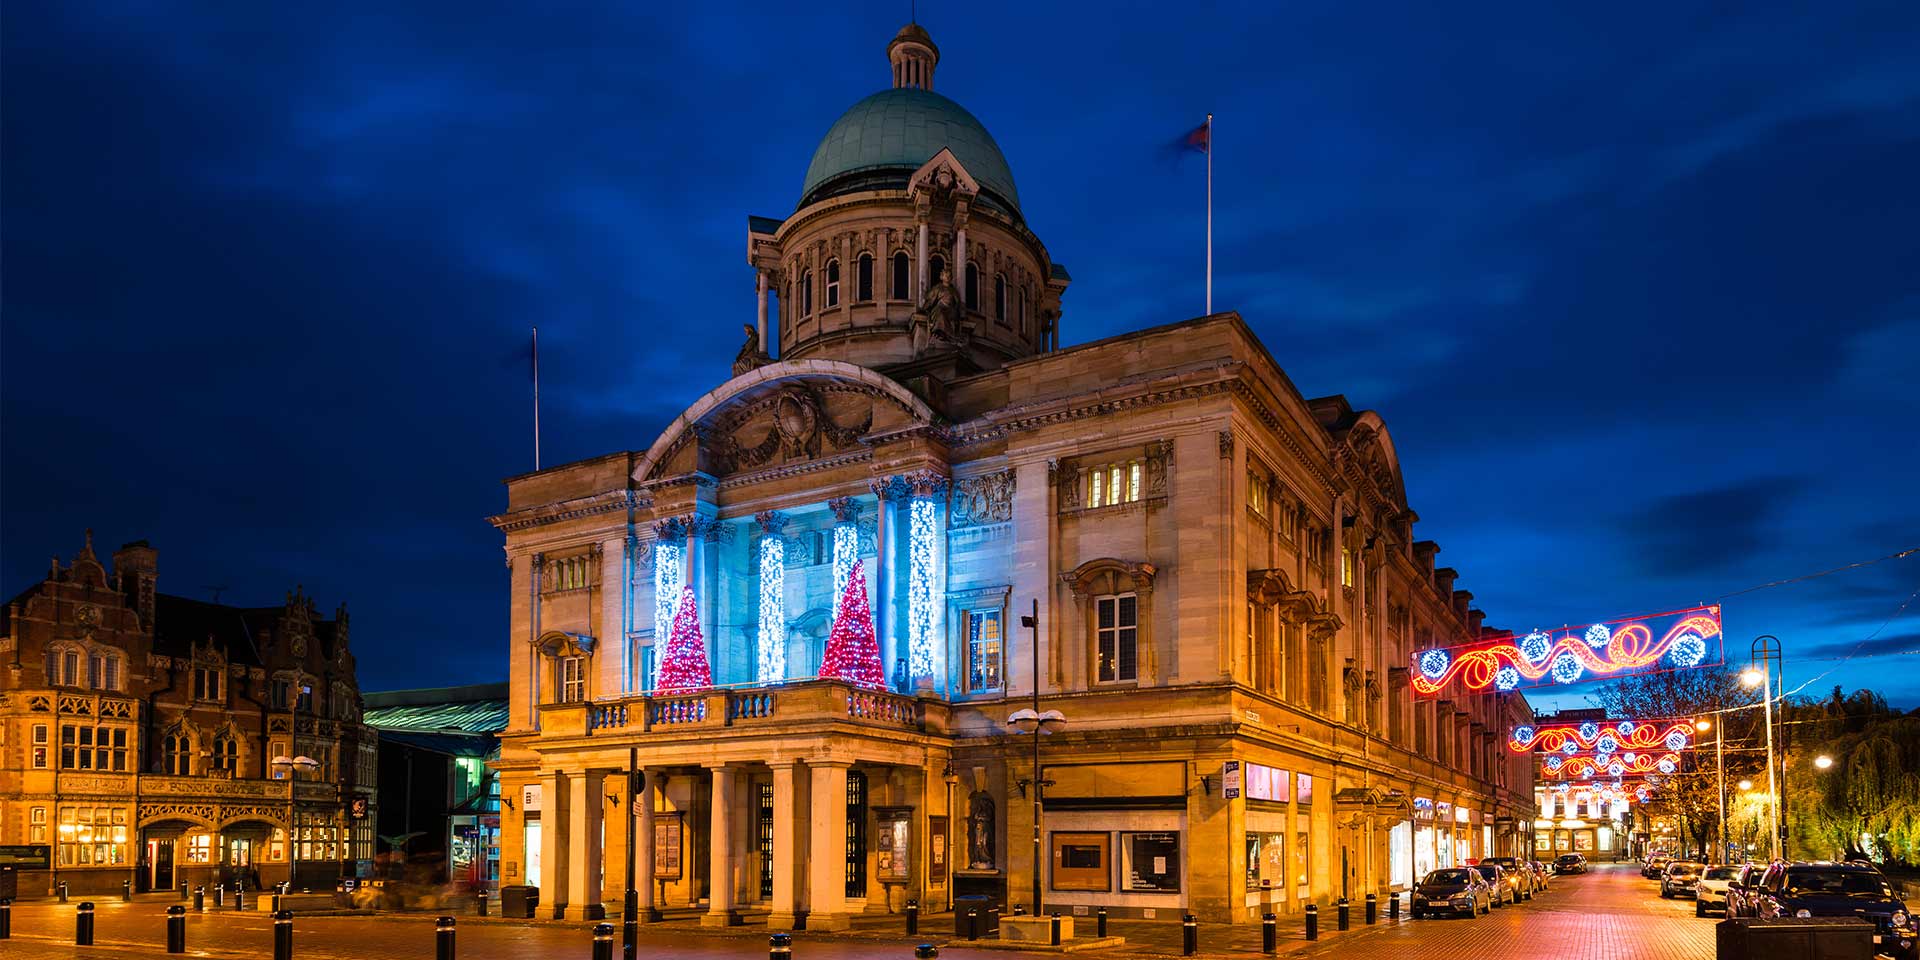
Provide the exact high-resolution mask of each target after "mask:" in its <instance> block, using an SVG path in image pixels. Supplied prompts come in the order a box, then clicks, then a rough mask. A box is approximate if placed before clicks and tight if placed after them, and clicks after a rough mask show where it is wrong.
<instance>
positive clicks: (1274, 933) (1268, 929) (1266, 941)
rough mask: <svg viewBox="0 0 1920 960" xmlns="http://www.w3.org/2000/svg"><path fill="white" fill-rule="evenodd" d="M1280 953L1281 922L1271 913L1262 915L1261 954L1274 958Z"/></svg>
mask: <svg viewBox="0 0 1920 960" xmlns="http://www.w3.org/2000/svg"><path fill="white" fill-rule="evenodd" d="M1279 951H1280V921H1279V919H1278V918H1276V917H1274V915H1273V914H1271V913H1263V914H1261V915H1260V952H1261V953H1264V954H1267V955H1268V956H1272V955H1273V954H1275V953H1278V952H1279Z"/></svg>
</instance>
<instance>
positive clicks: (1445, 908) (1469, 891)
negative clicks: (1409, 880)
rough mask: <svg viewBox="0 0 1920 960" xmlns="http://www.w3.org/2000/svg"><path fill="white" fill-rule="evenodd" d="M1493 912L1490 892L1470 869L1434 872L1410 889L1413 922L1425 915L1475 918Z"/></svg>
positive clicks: (1477, 873)
mask: <svg viewBox="0 0 1920 960" xmlns="http://www.w3.org/2000/svg"><path fill="white" fill-rule="evenodd" d="M1491 909H1493V888H1492V887H1490V886H1488V884H1487V881H1486V880H1485V879H1484V878H1482V877H1481V876H1480V871H1478V870H1476V869H1474V868H1472V867H1449V868H1447V869H1445V870H1434V871H1431V872H1429V873H1428V874H1427V875H1426V876H1425V877H1422V878H1420V882H1419V883H1418V884H1415V885H1414V888H1413V918H1414V919H1415V920H1418V919H1420V918H1422V917H1425V916H1426V915H1428V914H1449V913H1451V914H1462V913H1464V914H1466V915H1467V916H1469V917H1477V916H1479V915H1480V914H1483V913H1486V912H1487V911H1489V910H1491Z"/></svg>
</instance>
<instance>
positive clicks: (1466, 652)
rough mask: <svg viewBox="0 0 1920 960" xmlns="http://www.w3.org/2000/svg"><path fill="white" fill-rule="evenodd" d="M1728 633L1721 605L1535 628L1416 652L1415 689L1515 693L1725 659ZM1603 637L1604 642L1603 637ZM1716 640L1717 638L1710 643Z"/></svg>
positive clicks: (1435, 692)
mask: <svg viewBox="0 0 1920 960" xmlns="http://www.w3.org/2000/svg"><path fill="white" fill-rule="evenodd" d="M1656 637H1657V639H1656ZM1720 637H1721V633H1720V608H1719V607H1718V606H1708V607H1696V608H1693V609H1691V610H1680V611H1675V612H1673V613H1665V614H1656V615H1652V616H1645V617H1634V618H1629V619H1626V620H1616V621H1612V622H1609V623H1596V624H1592V625H1590V626H1585V627H1568V628H1562V629H1560V630H1558V631H1555V632H1552V633H1549V632H1546V631H1535V632H1533V633H1529V634H1527V635H1526V636H1524V637H1521V638H1518V639H1516V638H1513V637H1511V636H1509V637H1504V638H1494V639H1491V640H1479V641H1475V642H1474V643H1470V644H1463V645H1461V646H1457V647H1450V648H1433V649H1428V650H1419V651H1415V652H1414V654H1413V665H1414V666H1415V667H1416V668H1417V669H1416V670H1415V671H1414V676H1413V682H1412V686H1413V690H1414V693H1416V694H1418V695H1420V696H1425V697H1434V696H1439V695H1441V694H1442V693H1443V692H1445V691H1447V690H1448V689H1449V688H1457V689H1456V690H1455V692H1459V693H1475V692H1480V691H1485V690H1487V689H1488V688H1495V689H1499V690H1509V689H1517V688H1519V687H1521V686H1544V685H1546V684H1547V683H1549V682H1552V683H1560V684H1570V683H1578V682H1580V681H1581V680H1585V679H1589V678H1593V679H1598V678H1606V677H1616V676H1625V675H1629V674H1634V673H1652V672H1656V671H1659V670H1675V669H1687V668H1691V667H1698V666H1703V665H1706V664H1708V663H1709V661H1710V660H1711V662H1715V663H1717V662H1719V659H1718V656H1717V653H1718V647H1719V642H1718V641H1719V640H1720ZM1602 638H1604V641H1605V642H1604V643H1602V642H1600V641H1601V640H1602ZM1709 640H1713V641H1715V642H1714V643H1713V644H1711V645H1710V644H1709V643H1708V641H1709ZM1509 669H1510V670H1511V672H1508V670H1509ZM1516 674H1517V675H1518V676H1517V679H1516V676H1515V675H1516ZM1508 684H1512V686H1508Z"/></svg>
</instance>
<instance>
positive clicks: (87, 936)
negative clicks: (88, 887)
mask: <svg viewBox="0 0 1920 960" xmlns="http://www.w3.org/2000/svg"><path fill="white" fill-rule="evenodd" d="M73 944H74V946H76V947H91V946H93V901H92V900H85V901H82V902H81V904H80V909H78V910H76V911H74V914H73Z"/></svg>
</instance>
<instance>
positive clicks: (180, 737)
mask: <svg viewBox="0 0 1920 960" xmlns="http://www.w3.org/2000/svg"><path fill="white" fill-rule="evenodd" d="M160 772H161V773H170V774H172V775H174V776H176V777H185V776H190V775H191V774H192V773H193V738H192V737H189V736H187V735H186V734H185V733H173V734H168V735H167V737H166V739H165V740H162V741H161V744H160Z"/></svg>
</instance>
